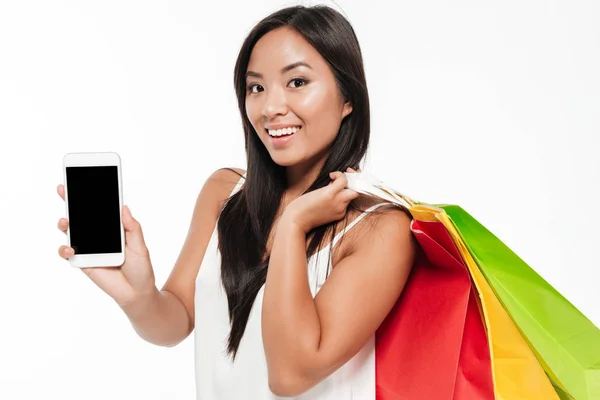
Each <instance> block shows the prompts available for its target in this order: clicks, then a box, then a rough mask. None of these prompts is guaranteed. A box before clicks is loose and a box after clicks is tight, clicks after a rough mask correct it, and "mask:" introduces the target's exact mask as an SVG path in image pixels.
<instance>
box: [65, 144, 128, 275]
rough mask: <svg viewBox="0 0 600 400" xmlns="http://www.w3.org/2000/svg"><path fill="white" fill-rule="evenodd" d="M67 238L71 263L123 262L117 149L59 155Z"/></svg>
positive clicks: (80, 265) (103, 264) (108, 264)
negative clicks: (71, 250)
mask: <svg viewBox="0 0 600 400" xmlns="http://www.w3.org/2000/svg"><path fill="white" fill-rule="evenodd" d="M63 170H64V188H65V204H66V213H67V219H68V220H69V227H68V229H67V238H68V241H69V246H71V247H72V248H73V250H75V254H74V255H73V256H71V257H70V258H69V262H70V263H71V265H72V266H73V267H77V268H89V267H119V266H121V265H123V263H124V262H125V234H124V230H123V221H122V220H121V209H122V207H123V184H122V180H121V157H120V156H119V155H118V154H117V153H112V152H105V153H69V154H66V155H65V156H64V158H63Z"/></svg>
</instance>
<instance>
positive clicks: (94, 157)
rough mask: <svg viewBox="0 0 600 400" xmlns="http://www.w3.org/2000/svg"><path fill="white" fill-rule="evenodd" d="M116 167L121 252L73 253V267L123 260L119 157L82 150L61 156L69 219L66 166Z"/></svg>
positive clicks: (113, 264) (112, 264)
mask: <svg viewBox="0 0 600 400" xmlns="http://www.w3.org/2000/svg"><path fill="white" fill-rule="evenodd" d="M105 165H111V166H112V165H114V166H116V167H117V175H118V180H119V229H120V230H121V252H120V253H110V254H79V255H78V254H75V255H73V256H71V257H69V260H68V261H69V263H70V264H71V266H72V267H75V268H94V267H120V266H122V265H123V263H124V262H125V230H124V228H123V212H122V210H123V181H122V174H121V157H120V156H119V154H117V153H115V152H87V153H85V152H82V153H67V154H66V155H65V156H64V157H63V167H62V169H63V182H64V183H63V185H64V190H65V193H64V194H65V213H66V218H67V219H68V220H69V221H70V219H69V203H68V202H69V196H68V187H67V167H72V166H105ZM67 244H68V245H69V246H71V230H70V226H69V227H68V228H67Z"/></svg>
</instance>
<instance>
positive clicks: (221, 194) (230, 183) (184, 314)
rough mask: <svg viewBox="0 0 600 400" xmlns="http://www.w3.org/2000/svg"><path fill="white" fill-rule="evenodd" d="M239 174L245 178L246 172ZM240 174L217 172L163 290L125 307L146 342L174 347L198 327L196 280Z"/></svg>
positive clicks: (202, 193) (200, 199)
mask: <svg viewBox="0 0 600 400" xmlns="http://www.w3.org/2000/svg"><path fill="white" fill-rule="evenodd" d="M236 171H237V172H238V173H239V174H240V175H241V174H243V173H244V171H243V170H237V169H236ZM240 175H237V174H236V173H235V172H233V171H231V170H227V169H221V170H218V171H215V172H214V173H213V174H212V175H211V176H210V177H209V178H208V179H207V181H206V183H205V184H204V185H203V187H202V190H201V191H200V194H199V195H198V198H197V200H196V204H195V206H194V211H193V215H192V220H191V223H190V227H189V230H188V233H187V237H186V239H185V242H184V244H183V248H182V249H181V252H180V254H179V257H178V259H177V261H176V263H175V266H174V267H173V270H172V271H171V274H170V276H169V278H168V279H167V281H166V283H165V284H164V286H163V288H162V290H160V291H159V290H158V289H156V290H155V291H153V292H151V293H149V294H147V295H145V296H144V297H142V298H139V299H136V300H135V301H134V302H132V303H131V304H128V305H125V306H123V307H122V309H123V311H125V313H126V315H127V316H128V318H129V320H130V321H131V323H132V325H133V327H134V329H135V330H136V332H137V333H138V334H139V335H140V337H142V338H143V339H145V340H147V341H149V342H151V343H154V344H157V345H160V346H168V347H170V346H174V345H176V344H178V343H180V342H181V341H183V340H184V339H185V338H186V337H187V336H188V335H189V334H190V332H191V331H192V330H193V328H194V294H195V281H196V276H197V275H198V271H199V269H200V264H201V263H202V259H203V258H204V253H205V252H206V248H207V247H208V242H209V241H210V238H211V236H212V233H213V231H214V228H215V226H216V221H217V218H218V215H219V212H220V210H221V207H222V206H223V204H224V202H225V201H226V200H227V198H228V197H229V195H230V194H231V191H232V190H233V188H234V186H235V185H236V183H237V182H238V181H239V180H240Z"/></svg>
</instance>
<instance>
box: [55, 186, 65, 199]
mask: <svg viewBox="0 0 600 400" xmlns="http://www.w3.org/2000/svg"><path fill="white" fill-rule="evenodd" d="M56 192H57V193H58V195H59V196H60V198H61V199H63V200H64V199H65V186H64V185H63V184H62V183H61V184H60V185H58V186H57V187H56Z"/></svg>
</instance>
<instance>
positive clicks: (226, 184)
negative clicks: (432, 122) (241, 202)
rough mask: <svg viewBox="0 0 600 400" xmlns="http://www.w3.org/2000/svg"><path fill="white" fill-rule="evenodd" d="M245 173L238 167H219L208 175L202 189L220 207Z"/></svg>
mask: <svg viewBox="0 0 600 400" xmlns="http://www.w3.org/2000/svg"><path fill="white" fill-rule="evenodd" d="M245 174H246V171H245V170H243V169H240V168H219V169H218V170H216V171H214V172H213V173H212V174H211V175H210V176H209V177H208V179H207V180H206V182H205V183H204V187H203V188H202V191H203V192H204V193H205V194H206V195H207V196H208V197H210V198H212V199H213V201H215V202H216V203H217V204H218V208H219V209H220V208H221V206H222V205H223V204H224V203H225V201H226V200H227V199H228V198H229V196H230V195H231V192H232V191H233V189H234V188H235V186H236V185H237V184H238V183H239V182H240V179H243V178H244V176H245Z"/></svg>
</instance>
